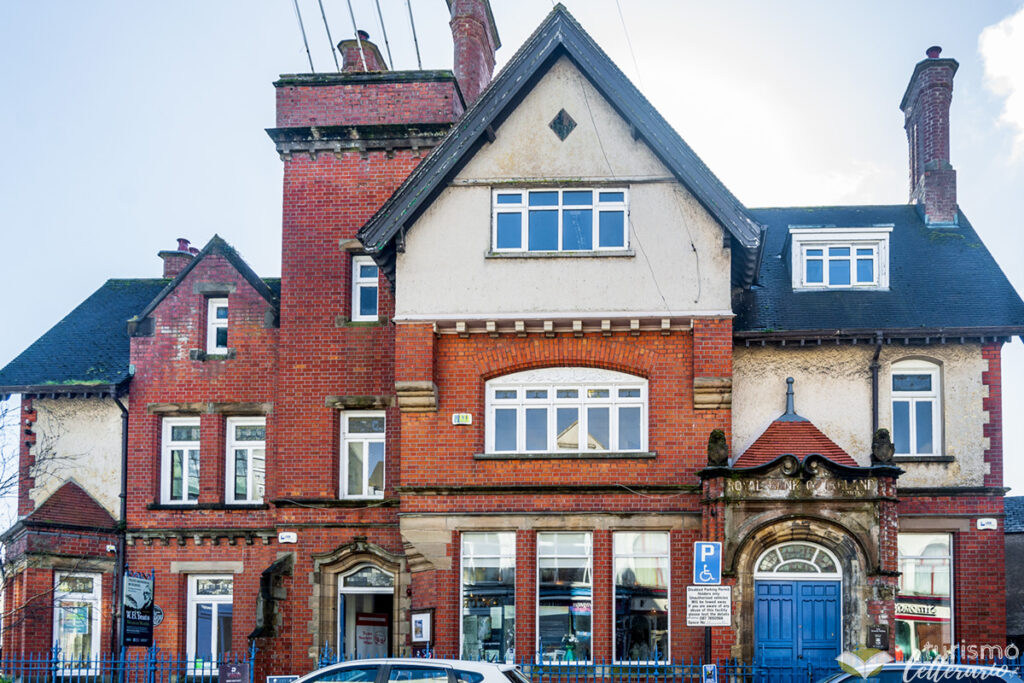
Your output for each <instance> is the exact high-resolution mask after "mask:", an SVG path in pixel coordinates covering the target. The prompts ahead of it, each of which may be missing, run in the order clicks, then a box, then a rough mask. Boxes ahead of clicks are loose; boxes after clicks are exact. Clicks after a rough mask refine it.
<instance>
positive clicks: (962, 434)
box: [732, 344, 988, 486]
mask: <svg viewBox="0 0 1024 683" xmlns="http://www.w3.org/2000/svg"><path fill="white" fill-rule="evenodd" d="M873 354H874V347H873V346H870V345H865V346H827V345H822V346H814V347H807V348H802V349H801V348H796V347H792V346H789V347H749V348H748V347H743V346H737V347H735V353H734V354H733V404H732V409H733V435H732V436H733V438H732V449H733V450H732V455H733V456H734V457H738V456H740V455H742V454H743V452H744V451H745V450H746V449H747V448H749V447H750V445H751V444H752V443H753V442H754V441H755V440H757V437H759V436H760V435H761V433H762V432H764V430H765V429H766V428H767V427H768V425H769V424H771V422H772V421H773V420H775V419H776V418H777V417H779V416H780V415H781V414H782V413H784V412H785V409H786V378H787V377H793V379H794V380H795V383H794V389H793V390H794V394H795V397H796V400H795V403H796V412H797V413H799V414H800V415H802V416H803V417H806V418H807V419H808V420H810V421H811V422H813V423H814V424H815V425H816V426H817V427H818V429H820V430H821V431H822V432H824V433H825V435H826V436H828V437H829V438H830V439H832V440H833V441H835V442H836V444H837V445H838V446H839V447H840V448H842V449H843V450H844V451H846V452H847V453H849V454H850V455H851V456H852V457H853V458H854V459H855V460H856V461H857V462H858V463H859V464H861V465H865V466H866V465H869V464H870V463H871V437H872V434H871V369H870V365H871V358H872V356H873ZM910 358H923V359H927V360H931V361H932V362H937V363H939V365H940V367H941V376H942V421H943V432H942V438H943V444H944V447H943V453H942V454H943V455H948V456H953V457H954V458H955V460H954V462H951V463H909V462H902V463H898V464H899V466H900V467H901V468H903V470H905V474H903V475H902V476H901V477H900V478H899V481H898V483H899V485H900V486H982V485H983V484H984V476H985V473H986V470H987V465H986V464H985V461H984V451H985V449H986V448H987V447H988V439H987V438H985V437H984V434H983V430H984V425H985V424H987V423H988V413H987V412H986V411H983V410H982V399H983V398H984V397H985V396H987V395H988V389H987V388H986V387H985V386H983V385H982V382H981V373H982V372H985V371H986V370H988V361H987V360H985V359H984V358H982V356H981V346H980V345H978V344H964V345H961V344H946V345H935V346H930V347H927V348H918V347H906V346H902V345H896V344H892V345H885V346H883V347H882V353H881V354H880V356H879V359H878V360H879V364H880V367H879V371H878V376H879V381H878V389H879V391H878V406H879V413H878V424H879V427H885V428H887V429H889V430H890V431H891V429H892V408H891V400H892V397H891V387H892V381H891V374H890V367H891V365H892V363H894V362H896V361H900V360H905V359H910Z"/></svg>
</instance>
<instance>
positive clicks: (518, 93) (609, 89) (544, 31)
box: [358, 4, 761, 285]
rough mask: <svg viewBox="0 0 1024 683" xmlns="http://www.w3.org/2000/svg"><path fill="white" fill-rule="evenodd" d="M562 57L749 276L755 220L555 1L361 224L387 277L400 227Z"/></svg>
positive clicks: (736, 272) (756, 245)
mask: <svg viewBox="0 0 1024 683" xmlns="http://www.w3.org/2000/svg"><path fill="white" fill-rule="evenodd" d="M562 55H565V56H567V57H568V58H569V59H571V60H572V61H573V63H574V64H575V65H576V67H577V68H578V69H579V70H580V72H581V73H583V75H584V76H586V78H587V80H589V81H590V83H591V84H592V85H593V86H594V87H595V88H596V89H597V90H598V91H599V92H600V93H601V94H602V96H604V98H605V99H606V100H608V102H609V103H610V104H611V106H612V107H614V108H615V110H616V111H617V112H618V113H619V115H620V116H622V118H623V119H625V120H626V121H627V122H628V123H629V125H630V126H631V127H632V129H633V131H634V134H635V136H636V137H638V138H641V139H643V140H644V142H645V143H647V145H648V146H649V147H650V148H651V151H652V152H653V153H654V154H655V155H656V156H657V157H658V158H659V159H660V160H661V162H662V163H664V164H665V166H666V167H668V168H669V169H670V170H671V171H672V173H673V174H674V175H675V176H676V178H678V179H679V182H680V183H681V184H682V185H684V186H685V187H686V188H687V189H688V190H689V191H690V192H691V193H692V194H693V196H694V197H695V198H696V199H697V201H698V202H700V204H701V205H702V206H703V207H704V208H705V209H706V210H707V211H708V212H709V213H710V214H711V215H712V216H713V217H714V218H715V219H716V220H717V221H718V222H719V223H720V224H721V225H722V227H723V228H724V229H725V230H726V231H727V232H728V233H729V235H730V236H731V241H732V245H733V280H734V281H735V282H737V283H739V284H743V285H746V284H750V283H751V282H753V280H754V278H755V277H756V267H757V263H758V259H757V256H758V252H759V249H760V245H761V226H760V225H758V223H757V221H756V220H755V219H754V218H753V216H751V214H750V213H749V212H748V211H747V209H746V208H745V207H744V206H743V205H742V204H741V203H740V202H739V200H738V199H736V197H735V196H733V194H732V193H731V192H729V190H728V189H726V187H725V186H724V185H723V184H722V183H721V181H719V180H718V178H716V177H715V175H714V174H713V173H712V172H711V171H710V169H708V167H707V166H705V165H704V162H702V161H701V160H700V158H698V157H697V155H696V154H695V153H694V152H693V150H692V149H690V147H689V145H687V144H686V143H685V142H684V141H683V139H682V138H681V137H679V134H678V133H676V131H675V130H673V128H672V126H670V125H669V124H668V122H667V121H665V119H664V118H662V117H661V115H660V114H659V113H658V112H657V111H656V110H655V109H654V107H653V106H651V104H650V102H648V101H647V100H646V99H645V98H644V96H643V95H641V94H640V91H639V90H637V89H636V87H635V86H634V85H633V84H632V83H630V81H629V79H628V78H626V76H625V74H623V73H622V71H620V70H619V68H618V67H616V66H615V64H614V62H612V60H611V59H609V58H608V55H606V54H605V53H604V52H603V51H602V50H601V48H600V47H598V45H597V43H595V42H594V40H593V39H592V38H591V37H590V36H589V35H588V34H587V32H586V31H584V30H583V28H582V27H581V26H580V25H579V24H578V23H577V22H576V20H575V19H573V17H572V15H571V14H569V12H568V10H566V9H565V7H563V6H562V5H561V4H559V5H557V6H556V7H555V8H554V9H553V10H552V11H551V13H550V14H549V15H548V16H547V18H546V19H545V20H544V22H543V23H542V24H541V25H540V27H539V28H538V29H537V30H536V31H535V32H534V34H533V35H532V36H531V37H530V38H529V40H527V41H526V43H524V44H523V46H522V47H521V48H520V49H519V51H518V52H517V53H516V55H515V56H514V57H513V58H512V60H511V61H510V62H509V63H508V64H507V65H506V66H505V68H504V69H502V71H501V73H500V74H498V76H497V77H496V78H495V79H494V81H493V82H492V83H491V84H490V85H489V86H488V87H487V89H486V90H484V92H483V93H482V94H481V96H480V98H479V99H478V100H477V101H476V103H475V104H473V106H472V107H471V108H470V109H469V110H468V111H467V112H466V113H465V114H464V115H463V117H462V119H461V120H460V121H459V123H458V124H457V125H456V126H455V127H454V128H453V129H452V131H451V132H450V133H449V134H448V136H447V137H446V138H445V139H444V141H443V142H442V143H441V144H440V145H438V146H437V147H435V148H434V149H433V151H432V152H431V153H430V154H429V155H428V156H427V158H426V159H424V160H423V162H422V163H420V165H419V166H417V167H416V169H415V170H413V172H412V173H411V174H410V175H409V177H408V178H406V180H405V182H404V183H402V185H401V186H400V187H399V188H398V190H396V191H395V193H394V194H393V195H392V196H391V197H390V198H389V199H388V201H387V202H385V204H384V205H383V206H382V207H381V208H380V210H379V211H378V212H377V213H376V214H375V215H374V216H373V217H372V218H371V219H370V220H369V221H368V222H367V223H366V225H364V226H363V227H362V229H360V231H359V234H358V237H359V239H360V240H361V241H362V242H363V244H365V245H366V248H367V249H368V250H369V251H370V252H371V253H373V254H374V259H375V260H376V261H377V263H378V264H379V265H380V266H381V268H382V269H383V270H384V272H385V274H386V275H387V276H388V278H389V279H390V280H391V281H392V282H393V281H394V270H395V252H396V248H397V247H396V240H398V239H399V238H400V237H401V235H402V233H403V231H405V230H407V229H408V228H409V227H410V226H411V224H412V223H413V221H415V219H416V218H417V217H418V216H419V215H420V214H421V213H422V212H423V211H424V210H425V209H426V208H427V207H428V206H429V205H430V203H431V202H432V201H433V200H434V198H435V197H437V195H438V194H439V193H440V192H441V190H443V189H444V187H445V185H446V184H447V182H448V181H449V180H450V179H451V178H452V177H454V175H455V174H456V173H457V172H458V171H459V169H461V168H462V167H463V166H464V165H465V164H466V163H467V162H468V161H469V159H470V158H472V155H473V154H474V153H475V151H476V150H477V149H479V148H480V146H481V145H482V144H484V141H485V140H486V139H487V136H488V135H493V134H494V132H495V131H496V130H497V128H498V126H500V125H501V122H502V121H503V120H504V119H505V118H506V117H507V116H508V115H509V114H510V113H511V111H512V110H513V109H514V108H515V107H516V106H517V105H518V103H519V102H521V101H522V99H523V98H524V97H525V96H526V94H527V93H528V92H529V91H530V89H531V88H532V87H533V85H534V84H535V83H536V82H537V81H538V80H539V79H540V78H541V77H542V76H543V75H544V73H546V71H547V70H548V68H549V67H550V66H551V65H552V64H553V63H554V62H555V60H557V59H558V58H559V57H560V56H562Z"/></svg>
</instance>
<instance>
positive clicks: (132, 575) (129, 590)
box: [122, 568, 156, 647]
mask: <svg viewBox="0 0 1024 683" xmlns="http://www.w3.org/2000/svg"><path fill="white" fill-rule="evenodd" d="M155 578H156V570H150V573H149V574H143V573H142V572H133V571H130V570H129V569H127V568H126V569H125V571H124V590H123V591H122V595H123V596H124V600H123V603H124V604H123V605H122V609H123V610H124V620H123V622H122V623H123V624H124V644H125V645H126V646H133V645H134V646H138V647H152V645H153V584H154V582H155Z"/></svg>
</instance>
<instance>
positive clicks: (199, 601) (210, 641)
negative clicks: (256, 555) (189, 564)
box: [187, 574, 234, 671]
mask: <svg viewBox="0 0 1024 683" xmlns="http://www.w3.org/2000/svg"><path fill="white" fill-rule="evenodd" d="M233 586H234V577H233V576H232V575H231V574H190V575H189V577H188V643H187V645H188V647H187V650H188V658H189V659H190V660H196V667H197V668H200V669H202V670H204V671H211V670H212V671H216V670H217V664H218V662H219V661H220V659H221V658H222V657H223V656H224V654H225V653H226V652H230V651H231V618H232V611H233V605H232V590H233Z"/></svg>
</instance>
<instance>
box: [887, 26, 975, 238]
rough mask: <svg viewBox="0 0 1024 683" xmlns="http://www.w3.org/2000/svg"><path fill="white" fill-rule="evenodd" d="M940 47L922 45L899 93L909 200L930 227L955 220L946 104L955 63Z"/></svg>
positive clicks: (954, 71) (954, 191)
mask: <svg viewBox="0 0 1024 683" xmlns="http://www.w3.org/2000/svg"><path fill="white" fill-rule="evenodd" d="M941 53H942V48H941V47H939V46H937V45H935V46H932V47H930V48H928V50H927V52H926V54H927V55H928V57H927V59H924V60H922V61H920V62H918V63H917V66H916V67H914V75H913V76H911V77H910V83H909V84H908V85H907V90H906V92H905V93H904V94H903V101H902V102H900V109H902V110H903V114H904V117H905V119H904V121H905V122H904V127H905V128H906V130H907V143H908V144H909V145H910V203H912V204H916V205H917V207H918V210H919V211H920V212H921V214H922V215H923V216H924V220H925V223H926V224H927V225H929V226H932V227H951V226H955V225H956V224H957V204H956V171H955V170H953V167H952V165H950V163H949V105H950V102H951V101H952V99H953V76H954V75H955V74H956V70H957V68H958V67H959V66H960V65H959V64H958V63H957V61H956V60H955V59H949V58H941V57H939V55H940V54H941Z"/></svg>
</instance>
